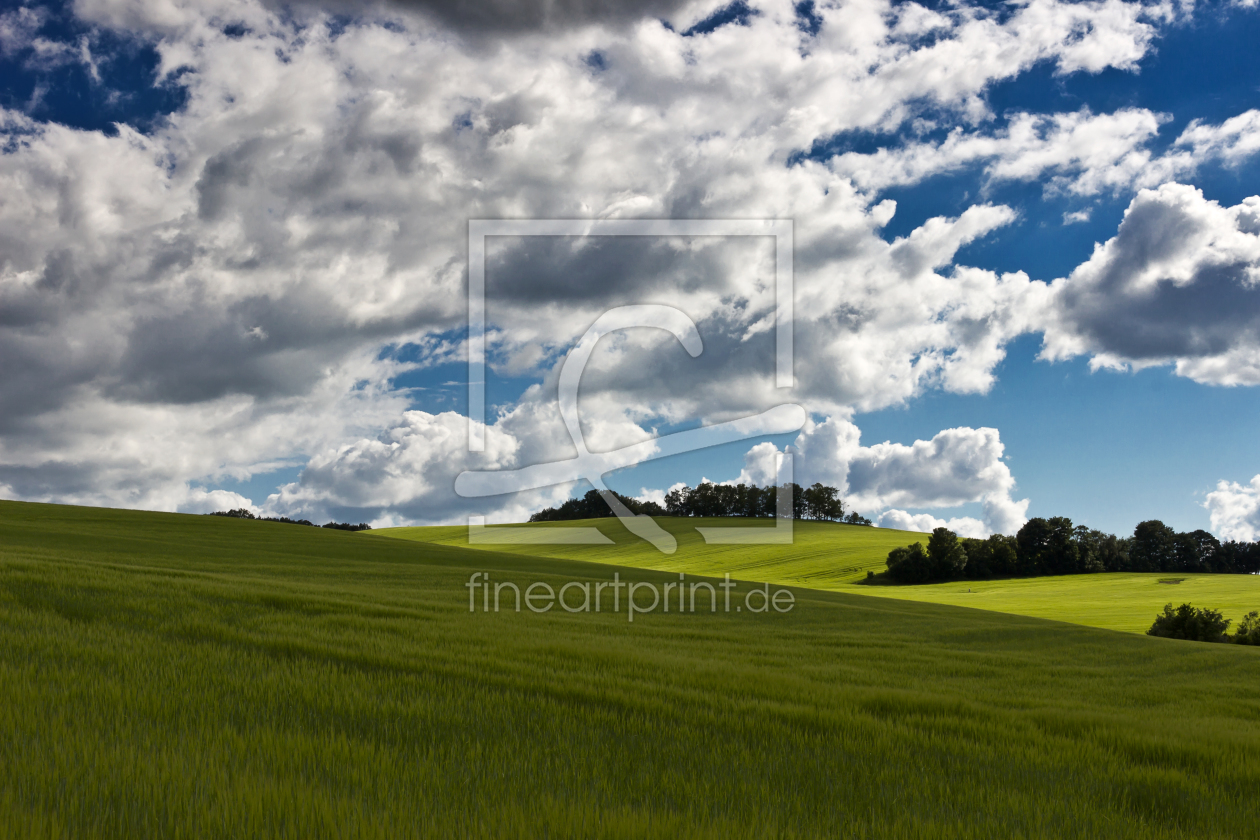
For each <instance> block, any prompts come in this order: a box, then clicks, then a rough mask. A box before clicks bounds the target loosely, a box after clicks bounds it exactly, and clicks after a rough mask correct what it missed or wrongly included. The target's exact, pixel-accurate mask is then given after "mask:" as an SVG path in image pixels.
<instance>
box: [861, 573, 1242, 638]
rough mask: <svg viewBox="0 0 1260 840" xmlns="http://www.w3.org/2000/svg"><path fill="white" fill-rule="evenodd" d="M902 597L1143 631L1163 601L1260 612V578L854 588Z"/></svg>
mask: <svg viewBox="0 0 1260 840" xmlns="http://www.w3.org/2000/svg"><path fill="white" fill-rule="evenodd" d="M859 589H866V590H868V591H871V592H872V593H873V594H877V595H879V596H881V597H884V598H906V599H910V600H914V601H928V602H931V603H933V604H953V605H955V606H962V607H976V608H978V609H984V610H1000V611H1001V612H1009V613H1019V614H1020V615H1031V616H1037V617H1039V618H1051V619H1055V620H1057V621H1071V622H1073V623H1075V624H1086V625H1089V626H1090V627H1106V628H1108V629H1110V630H1125V631H1128V632H1132V633H1145V632H1146V630H1147V628H1149V627H1150V626H1151V622H1152V621H1154V620H1155V616H1156V615H1157V614H1158V613H1159V612H1160V610H1162V609H1163V608H1164V605H1165V604H1167V603H1170V602H1171V603H1172V604H1173V605H1174V606H1175V605H1177V604H1182V603H1190V604H1194V605H1195V606H1198V607H1211V608H1212V609H1218V610H1220V611H1221V614H1222V615H1224V616H1225V617H1226V618H1228V619H1230V620H1231V621H1234V622H1235V623H1236V622H1237V621H1238V620H1239V619H1241V618H1242V617H1243V616H1244V615H1246V614H1247V613H1248V612H1250V611H1251V610H1260V576H1257V575H1169V574H1162V573H1161V574H1102V575H1065V576H1063V577H1043V578H1027V579H1023V580H1021V579H1018V578H1015V579H1009V580H981V581H957V582H953V583H934V584H928V585H925V586H881V587H852V588H851V589H850V588H845V590H844V591H856V590H859Z"/></svg>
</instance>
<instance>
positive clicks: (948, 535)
mask: <svg viewBox="0 0 1260 840" xmlns="http://www.w3.org/2000/svg"><path fill="white" fill-rule="evenodd" d="M916 544H917V543H916ZM927 553H928V560H929V561H930V562H931V570H930V572H929V576H930V578H931V579H932V580H954V579H955V578H959V577H962V573H963V569H965V568H966V567H967V551H966V550H965V549H964V548H963V546H962V544H961V543H960V542H959V541H958V535H957V534H955V533H954V532H953V531H951V530H949V529H948V528H935V529H933V531H932V536H931V537H929V538H928V545H927Z"/></svg>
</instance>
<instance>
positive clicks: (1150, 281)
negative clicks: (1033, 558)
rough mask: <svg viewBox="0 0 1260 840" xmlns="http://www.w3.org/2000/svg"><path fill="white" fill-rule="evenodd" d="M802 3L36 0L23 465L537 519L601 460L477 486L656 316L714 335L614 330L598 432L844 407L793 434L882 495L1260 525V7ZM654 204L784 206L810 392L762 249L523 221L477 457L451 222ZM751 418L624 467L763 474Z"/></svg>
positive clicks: (530, 448) (18, 269) (41, 487)
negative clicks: (507, 485)
mask: <svg viewBox="0 0 1260 840" xmlns="http://www.w3.org/2000/svg"><path fill="white" fill-rule="evenodd" d="M797 5H798V4H791V3H786V2H783V3H779V2H769V1H768V0H767V2H762V3H740V4H733V5H723V4H721V3H672V4H665V5H664V6H662V5H661V4H656V5H651V6H650V8H649V6H644V7H643V12H642V13H638V12H636V10H635V6H634V4H626V5H625V6H624V7H622V8H619V10H618V11H617V13H616V15H615V16H612V17H601V16H600V13H598V12H596V11H590V10H584V11H581V12H574V13H573V16H572V18H571V19H566V18H564V17H562V16H561V17H557V16H556V15H555V14H554V13H552V12H548V11H547V10H546V7H544V6H541V5H539V6H537V7H535V6H534V5H532V4H529V3H525V4H521V6H520V7H519V8H518V9H517V11H516V12H515V13H514V16H504V17H502V18H499V19H493V20H492V19H490V18H484V17H483V18H474V17H469V16H468V14H466V13H465V12H461V11H459V9H457V8H456V7H449V8H448V7H447V6H446V5H445V4H442V3H438V2H432V3H430V2H416V3H402V4H389V3H383V4H381V5H378V6H372V7H370V9H369V10H368V11H366V12H365V13H364V14H362V15H361V16H357V17H347V16H345V15H344V14H341V13H340V10H339V9H332V8H324V7H322V6H321V5H320V4H319V3H318V2H310V3H299V4H295V5H292V6H289V7H285V8H284V10H283V11H277V10H276V8H275V7H272V6H269V5H266V4H260V3H254V2H248V1H247V0H242V1H241V2H234V1H233V0H222V2H218V0H216V2H209V0H207V1H206V2H195V0H181V2H178V3H175V4H173V5H172V6H171V7H170V9H169V10H168V11H167V12H164V13H162V14H158V13H157V12H155V11H154V10H152V9H149V10H141V11H136V10H135V9H131V8H130V7H126V6H124V5H121V4H119V5H116V4H113V3H107V2H102V3H99V4H95V5H90V6H79V7H73V8H72V7H68V6H61V5H58V4H42V3H16V4H14V3H10V4H7V5H6V6H5V7H4V11H3V12H0V15H2V16H0V109H3V111H0V117H2V118H3V120H2V121H0V128H3V131H4V133H5V139H4V142H3V148H4V155H3V157H0V163H3V169H2V171H0V181H3V187H4V189H5V190H6V193H7V195H8V196H9V197H8V198H7V199H0V223H2V224H3V225H4V226H5V229H6V230H5V234H4V240H3V242H0V248H3V249H4V253H3V260H2V261H0V270H2V272H3V274H0V282H3V283H4V284H5V285H3V286H0V289H3V290H4V295H5V297H4V299H3V300H2V301H0V303H2V304H3V305H4V307H5V308H6V311H8V312H9V313H10V315H9V317H7V318H6V319H5V321H4V323H3V324H0V331H2V332H3V334H2V335H0V343H2V345H3V347H2V348H0V349H3V350H4V351H5V352H7V354H8V359H9V363H8V365H7V367H6V368H5V369H4V371H3V372H2V373H3V377H4V379H6V380H7V383H8V384H7V386H6V388H5V391H4V393H3V394H0V490H3V491H4V493H5V494H6V495H9V496H10V497H14V498H29V499H36V500H45V501H67V502H82V503H93V504H112V505H120V506H129V507H152V508H160V509H177V510H189V511H200V510H203V509H214V508H221V507H223V506H226V505H238V504H239V505H245V506H251V507H253V508H255V509H257V510H259V511H260V512H266V513H274V514H283V515H293V516H299V515H305V516H310V517H313V518H320V517H324V516H328V517H334V518H351V519H354V520H355V521H359V520H360V519H366V520H368V521H373V522H376V523H377V524H391V523H404V522H438V521H443V522H445V521H458V520H459V519H460V517H462V516H464V515H466V514H468V513H478V512H479V513H484V514H486V515H488V516H490V517H491V518H492V519H495V518H498V519H500V520H504V521H507V520H511V519H514V518H516V519H519V518H521V517H522V516H523V515H525V514H527V513H528V512H529V511H530V510H532V509H536V508H537V507H539V506H542V505H544V504H550V503H554V502H556V501H557V500H559V499H561V498H563V496H564V494H566V493H568V492H570V491H573V492H579V493H580V492H583V491H584V489H585V486H584V485H579V486H576V487H572V488H558V489H553V490H550V491H539V492H537V493H534V494H533V495H528V496H522V497H520V498H514V499H498V500H487V501H480V502H470V501H468V500H462V499H460V498H458V497H457V496H455V495H454V493H453V492H452V490H451V482H452V481H453V476H454V474H456V473H458V472H459V471H461V470H463V469H469V468H472V469H477V468H483V469H484V468H490V469H496V468H497V469H502V468H511V467H516V466H524V465H526V463H527V462H538V461H540V460H547V459H550V458H557V457H564V449H565V446H567V444H566V443H565V440H566V439H565V437H564V436H563V434H560V435H557V428H558V427H557V425H556V422H555V421H556V418H555V416H554V408H553V400H554V390H553V389H554V374H555V366H556V365H557V364H558V363H559V362H560V360H561V359H562V358H563V356H564V354H565V352H567V350H568V348H569V347H571V346H572V343H573V341H575V340H576V338H577V337H578V336H580V335H581V333H582V332H583V330H584V329H585V327H586V326H588V325H589V324H590V322H591V320H592V319H593V317H595V316H596V315H597V314H598V312H599V311H600V310H601V309H602V308H607V307H610V306H615V305H622V304H626V303H637V302H643V301H652V302H664V303H669V304H670V305H676V306H678V307H679V308H681V309H682V310H683V311H685V312H687V313H688V315H689V317H692V318H693V319H694V321H695V322H696V324H697V326H698V327H699V329H700V331H701V334H702V335H704V336H705V341H706V347H707V348H708V355H707V356H704V357H702V359H701V360H699V361H695V362H692V363H691V367H690V368H688V367H687V366H686V363H685V362H683V361H680V359H681V356H679V359H675V358H673V356H671V355H670V353H671V349H670V348H669V347H667V346H666V345H664V344H661V343H660V342H655V341H654V340H652V339H650V338H645V337H642V336H638V335H637V334H636V335H635V336H632V337H628V338H626V339H625V341H624V343H622V344H615V343H614V344H610V345H609V346H608V347H607V348H604V349H601V351H600V354H598V355H597V356H596V358H595V360H594V361H593V363H592V364H593V366H594V367H593V372H592V373H591V374H589V376H588V379H587V380H584V385H585V386H586V388H587V390H586V391H584V397H583V400H584V402H583V406H584V410H585V411H587V412H589V419H588V420H587V422H589V423H590V424H591V429H592V431H591V435H592V436H593V439H594V440H595V441H596V443H595V444H594V445H596V446H599V447H603V448H615V447H616V446H620V445H624V444H625V443H628V442H632V441H634V440H638V439H641V438H642V437H643V436H645V435H648V434H651V433H653V432H667V431H672V430H676V429H681V428H687V427H691V426H695V425H697V424H700V423H704V422H712V421H713V420H715V419H721V418H726V417H730V416H738V415H740V414H749V413H752V412H754V411H757V410H761V409H764V408H765V407H767V406H768V405H770V404H773V403H775V402H783V401H788V400H790V401H795V402H799V403H800V404H802V405H804V406H805V407H806V409H807V410H808V411H809V413H810V416H811V418H812V425H811V426H810V428H809V429H807V430H806V433H805V435H804V436H803V437H802V438H801V439H800V440H798V439H797V436H796V435H794V434H793V435H780V436H777V437H773V438H768V440H770V441H771V442H772V443H773V444H774V445H775V446H776V448H779V449H782V448H783V447H784V446H786V445H788V444H795V445H796V446H797V449H798V451H800V452H803V453H805V454H804V456H802V457H804V458H805V461H804V467H803V468H798V471H799V470H800V469H803V472H799V476H798V477H804V478H807V479H810V480H822V481H826V482H828V483H836V484H841V485H844V489H845V491H846V495H847V496H848V498H849V499H850V501H851V504H852V505H853V506H854V507H856V508H857V509H858V510H860V511H862V512H863V513H867V514H868V515H871V516H873V517H875V518H881V517H884V518H882V519H880V521H881V523H882V524H885V525H897V526H898V527H911V526H910V525H908V524H907V523H917V524H915V525H913V527H928V526H929V525H932V524H940V523H941V522H948V523H951V526H952V527H956V528H958V529H959V530H960V531H964V532H966V533H976V534H979V533H987V532H990V531H994V530H1006V531H1009V530H1012V529H1013V528H1016V527H1018V525H1019V523H1020V522H1022V519H1023V517H1025V516H1050V515H1067V516H1070V517H1072V519H1073V520H1074V521H1077V522H1080V523H1084V524H1088V525H1090V526H1093V527H1097V528H1100V529H1103V530H1107V531H1112V532H1116V533H1120V534H1124V533H1128V532H1129V531H1130V530H1131V529H1132V527H1133V525H1134V524H1136V522H1138V521H1140V520H1142V519H1146V518H1160V519H1163V520H1164V521H1165V522H1168V523H1169V524H1172V525H1173V526H1175V527H1177V528H1179V529H1185V530H1189V529H1194V528H1209V529H1213V530H1214V531H1216V532H1217V533H1218V534H1221V535H1224V536H1235V537H1239V538H1252V535H1254V534H1260V485H1249V482H1251V480H1252V477H1253V476H1255V475H1257V474H1258V473H1260V451H1258V450H1260V444H1257V443H1256V441H1257V435H1256V434H1255V418H1256V417H1257V416H1260V413H1258V411H1257V409H1260V402H1258V397H1257V394H1258V393H1260V392H1258V391H1257V384H1258V383H1257V377H1258V376H1260V373H1257V371H1260V363H1257V362H1256V361H1255V360H1256V359H1257V358H1260V356H1258V355H1257V354H1260V349H1257V342H1258V341H1260V327H1258V324H1260V320H1258V316H1257V315H1255V314H1253V310H1252V309H1251V307H1252V306H1254V302H1253V300H1252V296H1253V295H1254V294H1255V293H1254V292H1253V291H1252V286H1251V285H1249V284H1250V283H1251V282H1252V281H1250V280H1248V279H1247V278H1249V277H1253V276H1260V275H1258V274H1256V272H1257V271H1260V269H1257V268H1256V266H1257V265H1260V262H1257V261H1258V260H1260V256H1258V254H1260V251H1256V246H1255V245H1254V244H1253V239H1255V237H1256V236H1257V235H1260V231H1254V232H1253V231H1252V229H1251V227H1249V225H1252V224H1254V223H1253V222H1252V221H1249V220H1251V219H1252V218H1253V216H1252V215H1249V214H1252V213H1253V211H1252V210H1251V209H1249V208H1251V207H1252V205H1250V204H1248V203H1247V199H1248V198H1249V197H1251V196H1255V195H1257V194H1258V193H1260V154H1258V153H1256V150H1257V149H1260V141H1258V140H1257V137H1258V136H1260V118H1256V117H1253V116H1252V115H1253V114H1257V113H1260V112H1257V109H1260V66H1257V64H1256V62H1255V61H1254V57H1253V53H1254V47H1253V45H1254V44H1255V43H1257V42H1260V9H1258V8H1256V6H1255V4H1250V5H1248V4H1246V3H1232V4H1231V3H1215V4H1200V5H1197V6H1190V5H1186V4H1181V5H1177V6H1172V5H1159V4H1151V3H1147V4H1141V3H1122V2H1119V0H1112V2H1110V3H1107V4H1093V5H1090V4H1072V3H1058V2H1054V0H1037V2H1035V3H1031V4H1021V5H1019V6H1015V5H1005V4H993V3H989V4H984V5H981V6H969V5H966V4H962V5H937V6H927V7H923V6H916V5H915V4H910V3H903V4H885V3H879V2H874V0H869V1H868V0H864V1H863V2H847V3H816V4H814V5H813V6H811V7H810V8H809V9H804V8H803V7H802V8H797ZM662 9H665V10H666V11H665V12H664V13H663V12H662V11H661V10H662ZM858 21H863V22H864V23H863V26H858V25H857V23H856V22H858ZM863 27H865V28H863ZM846 33H850V34H848V35H846ZM852 33H860V34H852ZM855 39H856V40H855ZM862 39H866V40H862ZM995 44H996V45H998V47H999V48H1000V57H999V58H998V59H994V58H993V55H992V52H991V50H990V49H989V48H990V47H992V46H993V45H995ZM595 55H598V56H599V59H598V60H597V61H596V60H593V59H592V58H591V57H592V56H595ZM741 55H742V56H745V59H744V60H742V61H741V59H740V56H741ZM426 67H427V68H440V69H441V72H440V73H432V72H427V73H426V71H425V70H424V68H426ZM1194 190H1197V191H1198V192H1197V193H1195V192H1193V191H1194ZM889 200H891V201H892V202H895V205H896V209H895V212H892V210H891V206H892V205H891V204H888V201H889ZM889 214H891V215H889ZM633 217H640V218H670V217H683V218H792V219H793V220H794V222H795V224H796V226H797V256H798V301H799V302H800V305H801V306H802V309H801V313H802V314H801V317H802V319H803V320H802V322H801V324H800V327H799V329H798V332H797V343H796V348H795V352H796V358H797V374H798V386H797V388H795V389H794V390H793V391H791V392H790V393H789V392H783V393H777V392H776V391H775V389H774V388H773V387H772V386H771V385H769V384H767V378H766V376H765V375H764V371H766V370H769V369H770V368H769V365H770V360H769V356H768V355H766V354H767V353H769V352H770V350H769V348H770V345H769V343H768V339H767V338H766V336H767V335H768V334H765V333H761V334H757V333H756V331H755V330H753V324H754V323H755V322H756V320H757V318H758V317H760V315H759V314H758V313H764V312H765V311H766V309H765V307H766V306H767V298H766V296H765V291H764V289H765V282H766V275H765V270H764V269H765V265H766V259H767V258H766V253H765V251H764V249H762V250H760V251H759V250H757V248H756V247H753V246H751V245H750V246H748V247H747V248H745V249H744V250H739V249H737V248H735V247H734V246H731V247H729V248H727V247H716V246H714V247H710V246H706V245H703V244H700V245H697V244H696V243H692V245H691V246H690V250H687V248H684V249H683V250H681V251H680V250H677V249H675V250H672V251H671V250H670V247H672V246H667V245H662V244H658V245H655V246H650V247H648V246H645V247H644V248H641V249H639V250H634V249H621V250H619V251H604V252H592V251H590V250H589V249H588V250H585V251H584V250H583V248H584V247H585V246H580V245H573V246H572V247H569V246H560V245H556V246H554V247H553V246H551V245H548V246H546V247H543V248H542V250H539V248H540V247H541V246H530V245H528V244H527V243H516V244H512V243H509V244H508V245H506V246H505V250H503V252H502V254H501V259H500V261H499V262H498V263H495V266H497V268H493V269H492V270H493V271H498V272H499V276H498V278H497V279H496V278H494V277H491V287H492V288H491V294H492V296H493V295H498V296H499V297H498V298H497V299H496V300H495V301H492V303H491V310H492V321H493V322H492V324H491V327H492V329H494V330H496V332H494V333H493V335H492V342H491V347H490V361H491V373H490V376H489V379H488V397H487V401H488V403H489V404H490V405H492V406H493V407H494V409H495V411H494V412H492V413H491V416H490V417H489V418H488V419H489V420H490V422H491V435H492V439H493V440H494V441H497V442H498V445H499V446H500V449H499V450H497V454H487V455H486V456H484V457H482V456H476V457H474V456H472V455H469V454H468V453H467V452H466V450H464V449H462V447H461V446H460V444H459V441H458V437H459V435H460V434H462V429H464V428H466V423H467V420H466V418H465V415H466V413H467V394H466V382H467V371H466V368H465V364H464V361H463V358H464V356H463V348H462V342H463V338H464V335H465V331H464V327H463V315H464V312H463V297H462V295H463V287H462V283H463V276H464V275H463V271H464V262H465V260H466V254H465V249H466V245H465V242H464V236H463V225H465V224H466V222H467V220H468V219H469V218H633ZM1161 226H1162V227H1161ZM1155 230H1163V231H1164V233H1162V234H1155V233H1150V232H1149V231H1155ZM1151 237H1154V239H1151ZM1104 243H1105V244H1106V246H1105V247H1100V246H1102V245H1103V244H1104ZM1142 243H1146V244H1142ZM1152 243H1154V244H1152ZM740 247H741V248H742V247H743V246H740ZM1161 247H1163V248H1164V251H1166V253H1164V252H1163V251H1161V250H1160V249H1161ZM531 248H532V249H533V250H531ZM1135 248H1137V249H1138V250H1134V249H1135ZM1096 249H1100V250H1097V251H1096ZM593 253H594V254H595V256H592V254H593ZM600 253H602V254H603V256H602V257H601V256H599V254H600ZM671 254H673V255H674V256H672V257H671V256H670V255H671ZM907 255H909V256H907ZM1134 255H1137V256H1136V257H1135V256H1134ZM671 259H672V260H674V262H669V260H671ZM601 260H602V262H601ZM1135 260H1136V262H1135ZM1144 260H1145V261H1147V262H1142V261H1144ZM1138 263H1141V265H1138ZM907 266H913V268H912V269H911V268H907ZM1161 272H1162V273H1161ZM1249 272H1250V273H1249ZM558 278H566V279H558ZM566 283H568V284H569V285H565V284H566ZM496 284H497V285H496ZM574 284H576V285H574ZM1231 284H1232V285H1231ZM1226 301H1232V302H1231V303H1226ZM1255 312H1260V307H1256V309H1255ZM750 330H752V331H751V332H750ZM754 335H759V336H760V337H753V336H754ZM676 349H677V348H673V350H674V351H676ZM667 389H672V392H668V393H667V392H666V391H667ZM584 416H586V415H584ZM985 429H994V430H996V432H995V433H989V432H985V431H983V430H985ZM948 430H961V431H958V432H956V433H952V434H946V432H947V431H948ZM859 435H860V437H859ZM885 441H887V442H889V443H890V446H889V447H887V448H882V449H881V448H879V447H875V448H872V447H873V445H875V444H880V443H882V442H885ZM916 441H918V442H921V444H916ZM758 442H759V441H757V440H752V441H748V442H746V443H741V444H735V445H728V446H724V447H719V448H714V449H711V450H703V451H698V452H694V453H690V454H688V455H684V456H677V457H674V458H670V459H663V460H660V461H655V462H650V463H646V464H643V465H640V466H638V467H636V468H633V469H629V470H623V471H621V472H619V473H617V474H615V475H613V476H611V477H610V483H611V485H612V486H613V487H614V488H615V489H618V490H620V491H621V492H625V493H629V494H638V493H640V492H642V491H649V495H651V494H653V493H659V492H661V491H663V490H664V489H666V488H668V487H669V486H670V485H672V484H674V483H676V482H680V481H681V482H686V483H695V482H697V481H699V480H700V479H701V478H708V479H711V480H717V481H724V480H734V479H736V478H737V477H739V476H740V474H741V470H749V469H752V468H751V467H750V466H748V464H746V461H745V458H746V455H747V454H748V452H749V449H750V448H751V446H752V445H753V444H755V443H758ZM479 458H480V460H478V459H479ZM755 476H756V471H755V470H753V471H752V472H746V473H745V478H746V479H748V480H752V479H753V478H754V477H755ZM763 478H764V476H763ZM1221 482H1224V484H1221ZM1025 502H1026V504H1025Z"/></svg>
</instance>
